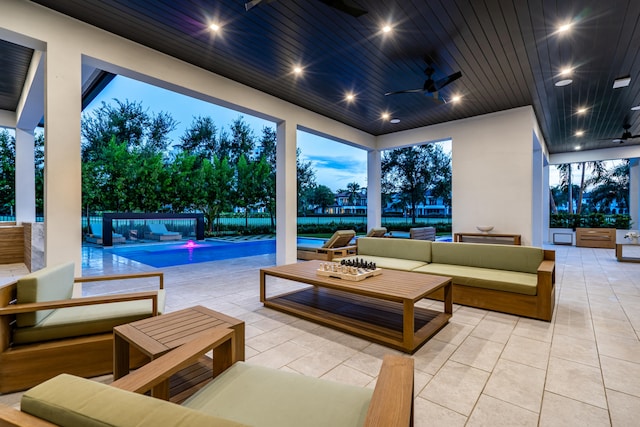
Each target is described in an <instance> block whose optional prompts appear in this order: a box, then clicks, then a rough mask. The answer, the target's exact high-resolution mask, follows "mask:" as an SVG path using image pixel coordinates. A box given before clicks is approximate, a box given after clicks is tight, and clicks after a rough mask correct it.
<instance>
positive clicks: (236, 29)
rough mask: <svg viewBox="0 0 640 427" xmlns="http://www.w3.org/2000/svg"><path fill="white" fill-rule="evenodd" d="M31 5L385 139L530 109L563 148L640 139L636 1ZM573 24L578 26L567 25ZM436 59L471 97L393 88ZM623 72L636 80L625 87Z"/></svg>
mask: <svg viewBox="0 0 640 427" xmlns="http://www.w3.org/2000/svg"><path fill="white" fill-rule="evenodd" d="M33 2H34V3H38V4H41V5H43V6H46V7H49V8H51V9H54V10H56V11H59V12H61V13H64V14H66V15H69V16H72V17H74V18H77V19H79V20H81V21H84V22H87V23H89V24H91V25H95V26H97V27H99V28H103V29H105V30H107V31H110V32H112V33H115V34H118V35H121V36H123V37H126V38H128V39H131V40H133V41H136V42H138V43H141V44H143V45H146V46H149V47H151V48H153V49H156V50H158V51H161V52H164V53H166V54H169V55H171V56H174V57H177V58H180V59H182V60H184V61H187V62H189V63H192V64H194V65H197V66H199V67H202V68H204V69H207V70H210V71H212V72H215V73H217V74H220V75H222V76H225V77H228V78H230V79H233V80H236V81H238V82H241V83H243V84H246V85H248V86H251V87H254V88H256V89H259V90H261V91H263V92H266V93H269V94H272V95H274V96H277V97H278V98H281V99H284V100H287V101H289V102H292V103H294V104H297V105H300V106H302V107H304V108H307V109H309V110H312V111H315V112H318V113H320V114H323V115H325V116H328V117H331V118H333V119H336V120H338V121H340V122H343V123H346V124H348V125H350V126H353V127H355V128H358V129H361V130H363V131H366V132H369V133H371V134H374V135H381V134H387V133H390V132H395V131H399V130H405V129H412V128H416V127H421V126H428V125H433V124H436V123H441V122H446V121H451V120H456V119H462V118H467V117H472V116H477V115H481V114H486V113H491V112H495V111H501V110H506V109H510V108H514V107H520V106H525V105H533V108H534V110H535V112H536V115H537V118H538V122H539V125H540V128H541V130H542V132H543V135H544V137H545V138H546V141H547V144H548V146H549V149H550V152H551V153H561V152H568V151H573V150H574V149H575V146H576V145H580V146H581V147H582V149H587V150H588V149H597V148H609V147H615V146H619V145H620V143H619V142H613V141H612V138H614V137H619V136H620V135H622V133H623V123H625V122H626V123H628V124H629V125H630V132H631V133H632V134H633V135H636V134H640V111H633V110H631V107H633V106H637V105H639V104H640V1H638V0H610V1H601V0H576V1H567V0H429V1H425V0H402V1H399V0H398V1H388V0H385V1H365V0H357V2H356V3H354V2H353V1H352V4H357V5H358V6H359V7H361V8H363V9H366V10H367V12H368V13H367V14H365V15H363V16H361V17H358V18H356V17H353V16H350V15H349V14H346V13H343V12H341V11H339V10H337V9H335V8H333V7H330V6H328V5H327V4H326V3H331V2H325V1H319V0H307V1H302V0H276V1H271V2H268V1H267V0H265V1H263V2H262V3H261V4H259V5H258V6H256V7H254V8H252V9H251V10H249V11H246V10H245V6H244V2H243V1H242V0H221V1H213V0H188V1H187V0H185V1H172V0H155V1H148V0H109V1H103V0H33ZM334 3H335V1H334ZM213 21H215V22H217V23H219V24H220V25H221V29H220V31H219V32H218V33H213V32H211V31H210V30H209V29H208V25H209V24H210V23H211V22H213ZM568 21H571V22H573V24H574V25H573V28H572V29H571V31H570V32H567V33H558V32H557V29H558V26H559V25H560V24H562V23H566V22H568ZM383 23H389V24H390V25H392V27H393V30H392V31H391V32H389V33H383V32H382V31H381V25H382V24H383ZM425 55H429V57H430V58H432V60H433V61H434V63H435V66H436V73H435V75H434V78H435V79H436V80H437V79H438V78H442V77H444V76H446V75H448V74H450V73H453V72H456V71H461V72H462V78H460V79H459V80H457V81H455V82H453V83H451V84H450V85H448V86H447V87H445V88H443V89H442V90H441V91H440V93H439V95H440V96H441V97H442V98H443V99H445V100H447V101H450V100H451V98H452V97H453V96H454V95H456V94H457V95H461V96H462V99H461V101H460V102H457V103H454V102H447V103H445V104H443V105H438V104H436V103H434V102H433V101H432V100H430V98H429V97H426V96H423V95H422V94H399V95H393V96H385V95H384V94H385V93H386V92H388V91H393V90H401V89H413V88H421V87H422V85H423V82H424V80H425V75H424V73H423V70H424V68H425V62H424V61H423V57H424V56H425ZM294 65H300V66H301V67H302V68H303V73H302V75H300V76H295V75H294V74H293V73H292V67H293V66H294ZM563 67H573V74H572V75H571V77H570V78H571V79H572V80H573V83H572V84H570V85H568V86H564V87H557V86H555V85H554V83H555V82H557V81H558V80H561V79H562V78H564V77H561V76H560V75H559V73H560V71H561V69H562V68H563ZM623 76H630V77H631V85H630V86H629V87H626V88H620V89H613V88H612V85H613V81H614V79H616V78H618V77H623ZM4 79H5V77H4V75H3V76H0V80H4ZM348 92H353V93H354V94H355V100H354V101H352V102H348V101H346V100H345V94H346V93H348ZM580 107H585V108H587V111H586V113H584V114H579V113H578V112H577V111H578V109H579V108H580ZM383 112H388V113H389V114H390V115H391V118H398V119H400V122H399V123H396V124H393V123H390V122H389V120H383V119H381V114H382V113H383ZM578 130H582V131H584V135H583V136H582V137H578V136H576V135H575V133H576V132H577V131H578ZM499 137H500V129H496V138H499ZM601 139H606V140H601ZM624 144H627V145H631V144H640V138H635V139H629V140H627V141H625V142H624Z"/></svg>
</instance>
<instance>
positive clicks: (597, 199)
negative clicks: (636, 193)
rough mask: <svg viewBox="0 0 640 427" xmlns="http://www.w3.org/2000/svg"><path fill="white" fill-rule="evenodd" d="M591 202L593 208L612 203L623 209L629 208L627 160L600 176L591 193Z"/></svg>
mask: <svg viewBox="0 0 640 427" xmlns="http://www.w3.org/2000/svg"><path fill="white" fill-rule="evenodd" d="M591 200H592V203H593V204H594V206H598V205H599V206H609V205H610V204H611V203H612V202H614V201H615V202H617V203H618V204H619V205H620V206H621V207H623V208H625V207H628V206H629V159H625V160H623V161H622V163H620V164H618V165H616V166H615V167H614V168H613V169H611V170H610V171H607V172H606V174H604V175H603V176H602V178H601V179H600V183H598V184H595V188H594V189H593V191H591Z"/></svg>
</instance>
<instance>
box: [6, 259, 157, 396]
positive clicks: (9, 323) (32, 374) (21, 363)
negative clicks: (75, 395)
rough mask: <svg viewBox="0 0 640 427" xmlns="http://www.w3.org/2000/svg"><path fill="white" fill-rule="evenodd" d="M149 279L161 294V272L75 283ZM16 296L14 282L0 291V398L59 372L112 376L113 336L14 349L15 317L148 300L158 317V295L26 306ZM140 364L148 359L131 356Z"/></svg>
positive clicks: (114, 296)
mask: <svg viewBox="0 0 640 427" xmlns="http://www.w3.org/2000/svg"><path fill="white" fill-rule="evenodd" d="M151 277H157V278H158V280H159V289H164V274H163V273H162V272H146V273H134V274H116V275H109V276H89V277H79V278H76V279H74V282H75V283H87V282H104V281H113V280H128V279H145V278H151ZM16 293H17V282H12V283H9V284H6V285H4V286H2V287H0V393H8V392H12V391H17V390H24V389H26V388H29V387H33V386H34V385H36V384H39V383H41V382H43V381H45V380H47V379H49V378H52V377H54V376H56V375H58V374H59V373H62V372H66V373H70V374H74V375H78V376H83V377H91V376H97V375H103V374H107V373H110V372H112V370H113V333H111V332H110V333H104V334H96V335H87V336H82V337H72V338H65V339H59V340H53V341H47V342H42V343H33V344H23V345H12V332H13V329H14V323H15V315H16V314H19V313H29V312H34V311H38V310H48V309H57V308H64V307H78V306H85V305H95V304H109V303H115V302H123V301H136V300H147V299H148V300H151V303H152V307H153V311H152V313H153V315H157V314H158V293H157V292H156V291H146V292H133V293H122V294H112V295H104V296H92V297H81V298H73V299H68V300H59V301H46V302H39V303H28V304H17V303H16ZM144 361H146V358H145V357H144V356H143V355H142V354H141V353H135V352H133V353H132V358H131V363H132V366H138V365H139V364H141V363H142V362H144Z"/></svg>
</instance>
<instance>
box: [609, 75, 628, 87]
mask: <svg viewBox="0 0 640 427" xmlns="http://www.w3.org/2000/svg"><path fill="white" fill-rule="evenodd" d="M630 83H631V77H629V76H627V77H620V78H618V79H615V80H614V81H613V88H614V89H618V88H621V87H627V86H629V84H630Z"/></svg>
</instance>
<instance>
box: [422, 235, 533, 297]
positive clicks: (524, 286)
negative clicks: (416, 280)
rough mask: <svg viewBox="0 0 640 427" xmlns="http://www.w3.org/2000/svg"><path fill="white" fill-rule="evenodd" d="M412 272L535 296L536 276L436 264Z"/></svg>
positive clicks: (467, 284) (458, 282)
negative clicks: (446, 277)
mask: <svg viewBox="0 0 640 427" xmlns="http://www.w3.org/2000/svg"><path fill="white" fill-rule="evenodd" d="M455 244H456V245H457V244H459V243H455ZM413 271H414V272H420V273H427V274H436V275H439V276H448V277H451V278H452V282H453V283H454V284H456V285H466V286H474V287H476V288H485V289H494V290H496V291H505V292H514V293H518V294H524V295H536V293H537V283H538V275H537V274H531V273H521V272H517V271H507V270H495V269H491V268H480V267H469V266H464V265H452V264H437V263H433V264H427V265H424V266H422V267H418V268H416V269H415V270H413ZM454 292H455V290H454Z"/></svg>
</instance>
